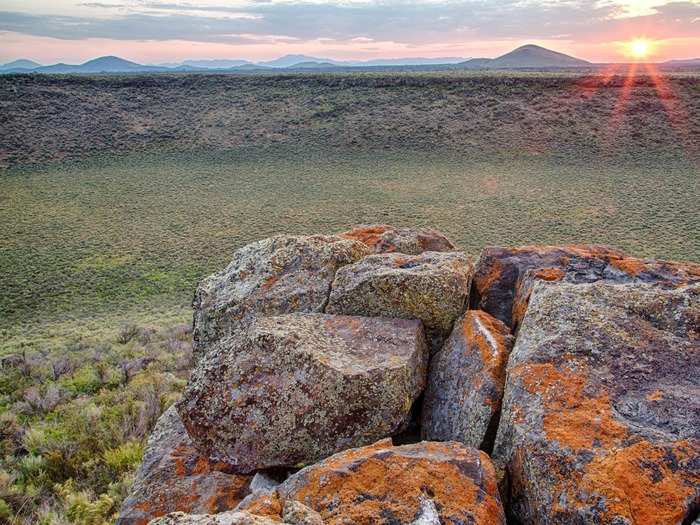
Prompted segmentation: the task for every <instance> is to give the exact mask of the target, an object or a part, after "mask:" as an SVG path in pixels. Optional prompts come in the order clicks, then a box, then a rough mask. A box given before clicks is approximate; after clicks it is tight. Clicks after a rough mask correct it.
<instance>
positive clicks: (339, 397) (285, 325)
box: [178, 314, 428, 472]
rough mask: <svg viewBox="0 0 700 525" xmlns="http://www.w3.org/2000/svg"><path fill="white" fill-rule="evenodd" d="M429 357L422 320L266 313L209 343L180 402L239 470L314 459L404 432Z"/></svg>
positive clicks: (199, 435) (209, 445) (204, 440)
mask: <svg viewBox="0 0 700 525" xmlns="http://www.w3.org/2000/svg"><path fill="white" fill-rule="evenodd" d="M427 358H428V349H427V346H426V343H425V338H424V334H423V328H422V326H421V323H420V322H419V321H415V320H403V319H379V318H366V317H349V316H333V315H323V314H290V315H285V316H278V317H268V318H257V319H256V320H255V321H254V322H253V323H252V324H251V325H250V326H249V328H248V329H247V330H246V331H239V332H238V333H237V334H236V335H235V336H234V337H231V338H228V339H225V340H222V341H220V343H219V344H217V345H215V346H214V347H212V348H210V349H209V350H208V351H207V354H206V356H204V357H203V358H202V359H201V360H200V362H199V364H198V366H197V368H196V369H195V371H194V372H193V373H192V376H191V378H190V382H189V385H188V387H187V389H186V391H185V393H184V395H183V398H182V400H181V401H180V403H179V404H178V410H179V412H180V415H181V417H182V420H183V422H184V424H185V426H186V427H187V430H188V432H189V434H190V436H191V437H192V439H193V441H194V442H195V443H196V444H197V446H198V448H199V449H200V450H202V451H204V453H206V454H207V455H210V456H212V457H217V458H219V459H221V460H223V461H226V462H227V463H230V464H231V465H232V468H235V469H236V471H238V472H251V471H253V470H256V469H261V468H267V467H274V466H294V465H296V464H298V463H309V462H313V461H317V460H319V459H321V458H324V457H327V456H329V455H331V454H333V453H335V452H337V451H339V450H343V449H346V448H349V447H354V446H360V445H364V444H367V443H371V442H373V441H376V440H377V439H379V438H382V437H385V436H390V435H393V434H395V433H398V432H400V431H401V430H402V428H403V427H404V425H405V424H406V421H407V419H408V418H409V416H410V412H411V406H412V404H413V402H414V401H415V400H416V398H417V397H418V396H419V395H420V393H421V392H422V391H423V389H424V388H425V380H426V374H427Z"/></svg>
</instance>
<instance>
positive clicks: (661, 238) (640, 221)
mask: <svg viewBox="0 0 700 525" xmlns="http://www.w3.org/2000/svg"><path fill="white" fill-rule="evenodd" d="M0 190H1V191H0V193H2V194H3V195H4V196H5V198H4V200H3V201H2V206H1V207H0V222H2V224H3V225H4V226H5V230H4V233H3V234H2V237H0V243H1V246H2V251H1V252H0V269H1V271H2V275H3V279H4V284H3V294H2V295H1V296H0V318H2V324H1V325H0V327H1V328H2V330H3V343H2V346H3V347H4V348H5V349H6V350H8V349H9V350H15V349H17V348H19V347H21V346H26V345H27V344H29V345H32V346H38V345H46V344H51V339H52V336H51V335H50V334H55V335H56V336H59V343H60V342H61V340H60V336H61V335H62V333H65V331H66V330H68V332H69V333H70V331H71V330H75V329H76V327H75V325H85V323H90V322H92V324H95V323H98V324H99V323H104V322H105V318H108V319H111V320H112V321H111V323H107V324H111V326H112V327H114V326H118V325H119V324H122V323H124V322H127V321H128V320H129V319H130V318H131V319H133V320H136V321H138V322H142V321H143V320H144V319H145V320H148V319H149V318H155V319H158V318H159V319H161V320H163V321H176V320H183V319H186V318H187V317H188V315H189V313H188V304H189V301H190V299H191V296H192V291H193V289H194V286H195V285H196V282H197V280H198V279H200V278H201V277H203V276H205V275H207V274H209V273H211V272H213V271H215V270H217V269H219V268H221V267H223V266H224V265H225V264H226V263H227V262H228V260H229V259H230V256H231V253H232V252H233V251H234V250H235V249H236V248H238V247H239V246H241V245H243V244H245V243H247V242H250V241H252V240H255V239H258V238H261V237H265V236H269V235H273V234H277V233H280V232H286V233H310V232H323V233H332V232H336V231H341V230H343V229H345V228H347V227H348V226H350V225H352V224H356V223H366V222H388V223H392V224H402V225H426V226H427V225H429V226H434V227H436V228H439V229H441V230H442V231H444V232H445V233H447V234H448V235H449V236H450V237H452V238H453V239H454V240H455V241H457V242H458V244H459V245H460V246H461V247H462V248H463V249H464V250H466V251H467V252H468V253H469V254H471V255H473V256H478V253H479V250H480V249H481V248H482V247H483V246H486V245H494V244H498V245H517V244H529V243H551V244H556V243H566V242H595V243H607V244H613V245H615V246H619V247H621V248H623V249H626V250H628V251H629V252H630V253H632V254H635V255H639V256H646V257H656V258H667V259H686V260H695V261H697V260H700V236H699V235H698V232H699V231H700V215H699V214H698V213H694V212H693V210H695V211H697V198H696V197H697V195H698V178H697V170H696V168H695V167H694V165H693V163H692V162H691V161H688V160H685V159H683V157H682V156H676V155H668V156H666V157H665V158H664V157H663V156H660V155H657V156H656V157H655V158H650V159H641V160H638V161H628V162H619V163H616V164H610V163H609V162H608V161H599V162H596V161H595V160H587V161H586V162H582V161H577V160H576V159H571V158H560V157H557V156H556V155H554V154H549V155H532V154H527V153H522V152H520V153H518V152H503V153H501V154H491V155H489V156H488V158H484V157H483V156H482V155H480V154H479V153H478V152H472V153H468V152H455V151H444V152H443V151H435V152H431V153H426V152H421V151H410V150H407V151H385V150H381V151H367V152H346V151H341V150H328V149H327V150H309V149H295V148H284V147H276V148H269V147H268V148H244V149H239V150H235V151H229V152H224V153H208V154H199V155H194V154H158V155H146V156H144V155H132V156H128V157H121V158H106V157H105V158H100V159H93V160H89V161H85V162H74V163H63V164H59V165H51V166H47V167H43V168H37V167H33V168H20V169H14V170H9V171H8V172H7V173H6V174H4V175H3V176H2V179H0ZM78 328H79V327H78ZM83 331H86V330H85V329H84V326H83ZM79 332H80V330H79V329H78V331H77V333H79ZM83 335H84V334H83Z"/></svg>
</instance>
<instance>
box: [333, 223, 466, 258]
mask: <svg viewBox="0 0 700 525" xmlns="http://www.w3.org/2000/svg"><path fill="white" fill-rule="evenodd" d="M338 236H339V237H342V238H344V239H352V240H356V241H360V242H362V243H364V244H366V245H367V246H368V247H369V248H370V249H371V250H372V252H373V253H390V252H399V253H405V254H407V255H418V254H419V253H423V252H453V251H455V250H456V249H457V247H456V246H455V245H454V244H453V243H452V241H450V240H449V239H448V238H447V237H445V236H444V235H443V234H442V233H440V232H439V231H437V230H433V229H432V228H396V227H394V226H389V225H387V224H369V225H367V224H364V225H360V226H355V227H354V228H353V229H352V230H349V231H346V232H343V233H340V234H338Z"/></svg>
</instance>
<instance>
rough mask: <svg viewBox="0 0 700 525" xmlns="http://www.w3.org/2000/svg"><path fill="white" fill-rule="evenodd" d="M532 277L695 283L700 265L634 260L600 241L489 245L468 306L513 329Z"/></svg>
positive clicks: (622, 281)
mask: <svg viewBox="0 0 700 525" xmlns="http://www.w3.org/2000/svg"><path fill="white" fill-rule="evenodd" d="M528 270H530V272H529V273H528ZM533 280H547V281H552V280H565V281H567V282H574V283H586V282H595V281H599V280H608V281H611V282H619V283H625V282H648V283H658V284H661V285H665V286H677V285H680V284H687V283H690V282H698V281H700V265H697V264H692V263H674V262H666V261H654V260H642V259H636V258H634V257H627V256H626V255H625V254H624V253H623V252H622V251H620V250H617V249H615V248H611V247H609V246H601V245H566V246H523V247H519V248H500V247H490V248H485V249H484V250H483V252H482V253H481V257H480V258H479V261H478V263H477V265H476V270H475V272H474V286H473V287H472V292H471V297H470V301H471V306H472V308H474V309H481V310H484V311H486V312H488V313H490V314H491V315H493V316H494V317H495V318H496V319H499V320H501V321H503V322H504V323H505V324H506V325H508V326H509V327H511V328H515V327H517V324H518V322H519V321H520V320H521V319H522V317H523V315H524V312H525V310H526V309H527V299H528V297H529V292H530V289H531V284H532V281H533ZM516 296H517V300H516Z"/></svg>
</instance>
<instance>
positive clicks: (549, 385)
mask: <svg viewBox="0 0 700 525" xmlns="http://www.w3.org/2000/svg"><path fill="white" fill-rule="evenodd" d="M574 365H575V362H573V361H572V362H570V364H569V366H570V368H565V369H559V368H556V367H555V366H554V365H553V364H551V363H542V364H527V365H523V366H520V367H517V368H516V369H515V370H514V371H513V375H514V377H520V378H521V380H522V381H523V384H524V386H525V388H526V389H527V390H528V391H529V392H530V393H533V394H537V395H538V396H539V397H540V399H542V402H543V404H544V409H545V412H544V431H545V434H546V436H547V439H550V440H556V441H558V442H559V443H560V444H561V445H563V446H565V447H569V448H571V449H574V450H579V449H591V448H594V447H604V448H609V447H614V446H617V445H619V444H620V443H621V442H622V440H623V439H624V438H625V437H626V436H627V428H626V427H625V426H624V425H623V424H621V423H619V422H618V421H617V420H616V419H615V418H614V416H613V414H612V408H611V403H610V399H609V397H608V394H607V392H600V393H599V394H598V395H596V396H591V395H584V394H583V389H584V386H585V368H584V367H583V365H580V366H581V370H579V371H575V370H574V369H573V367H574Z"/></svg>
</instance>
